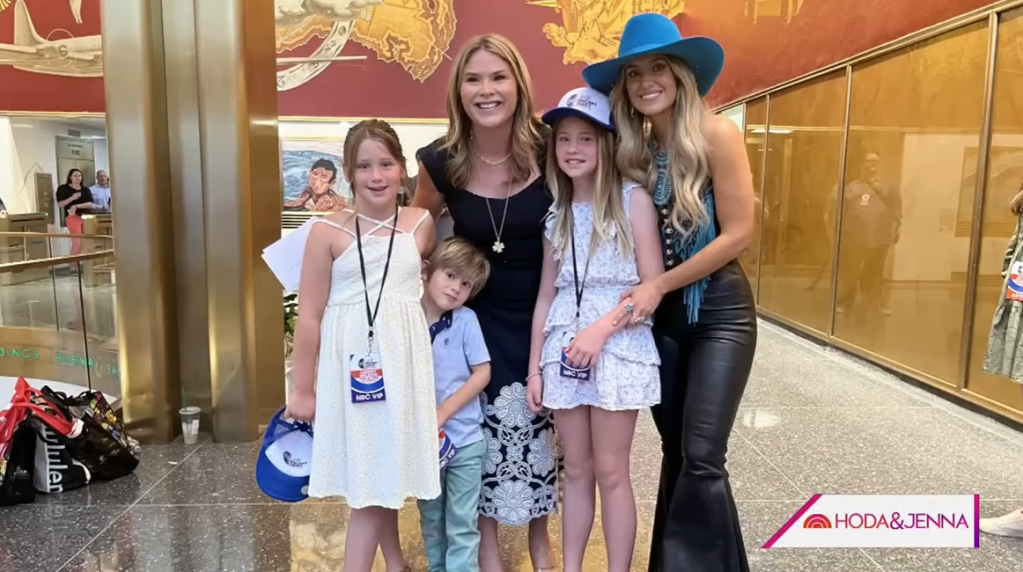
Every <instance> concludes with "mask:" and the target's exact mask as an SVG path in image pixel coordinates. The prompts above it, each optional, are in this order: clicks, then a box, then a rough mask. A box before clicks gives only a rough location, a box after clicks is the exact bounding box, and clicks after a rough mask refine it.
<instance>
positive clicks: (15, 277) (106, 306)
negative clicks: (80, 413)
mask: <svg viewBox="0 0 1023 572" xmlns="http://www.w3.org/2000/svg"><path fill="white" fill-rule="evenodd" d="M72 241H77V242H78V244H79V245H80V251H81V253H79V254H74V255H70V254H67V255H61V254H54V253H59V252H65V251H69V250H70V249H71V247H72V244H71V242H72ZM29 246H31V249H30V248H28V247H29ZM3 249H6V251H4V250H3ZM0 255H3V257H2V260H3V261H0V376H10V377H17V376H25V377H26V378H30V379H33V380H36V381H37V383H38V382H41V383H43V384H45V383H46V382H59V383H65V384H70V385H73V386H77V387H80V388H82V389H83V390H84V389H86V388H88V389H94V390H99V391H102V392H104V393H106V394H108V395H109V396H111V397H112V398H114V399H118V398H119V397H120V394H121V384H120V375H119V371H120V364H119V359H120V352H119V348H118V339H117V311H116V308H117V304H116V277H115V273H114V251H113V241H112V238H111V237H109V236H104V235H75V236H71V235H68V234H56V233H26V232H0Z"/></svg>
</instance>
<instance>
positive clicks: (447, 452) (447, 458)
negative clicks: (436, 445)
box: [438, 429, 458, 470]
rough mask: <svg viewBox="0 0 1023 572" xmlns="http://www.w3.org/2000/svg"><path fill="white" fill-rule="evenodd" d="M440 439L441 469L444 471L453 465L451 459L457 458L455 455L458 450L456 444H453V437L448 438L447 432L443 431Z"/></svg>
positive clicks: (439, 436)
mask: <svg viewBox="0 0 1023 572" xmlns="http://www.w3.org/2000/svg"><path fill="white" fill-rule="evenodd" d="M438 438H439V440H440V468H441V470H444V468H445V467H447V466H448V464H449V463H451V459H454V458H455V453H457V452H458V449H456V448H455V444H454V443H452V442H451V437H448V434H447V432H446V431H444V430H443V429H441V430H440V434H439V435H438Z"/></svg>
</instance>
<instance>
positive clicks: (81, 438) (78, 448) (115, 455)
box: [37, 387, 139, 481]
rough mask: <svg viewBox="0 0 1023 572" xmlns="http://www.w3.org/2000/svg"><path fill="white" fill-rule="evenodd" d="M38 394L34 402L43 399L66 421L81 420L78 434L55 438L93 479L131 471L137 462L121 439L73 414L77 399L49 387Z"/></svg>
mask: <svg viewBox="0 0 1023 572" xmlns="http://www.w3.org/2000/svg"><path fill="white" fill-rule="evenodd" d="M41 393H42V395H41V396H40V397H37V399H44V400H45V401H46V402H47V403H48V404H49V405H50V406H52V407H53V408H54V409H56V410H58V411H59V412H60V413H61V414H63V415H64V416H66V417H67V418H68V419H79V420H80V421H81V431H80V432H78V434H77V435H71V436H64V435H61V434H60V433H58V437H59V438H60V439H61V440H63V441H65V444H66V445H67V447H68V449H69V450H70V451H71V455H72V456H73V457H74V458H75V459H76V460H77V461H78V462H80V463H82V464H83V465H85V467H86V468H88V469H89V472H90V473H91V474H92V478H93V479H99V480H103V481H110V480H114V479H119V478H121V477H123V476H125V475H129V474H131V473H132V472H134V471H135V469H136V467H138V465H139V459H138V457H136V456H135V453H134V452H133V451H132V450H131V448H130V447H129V446H128V445H127V444H126V443H125V441H124V439H119V438H118V436H115V435H114V434H113V433H112V432H111V431H109V430H107V429H106V428H105V427H104V426H103V424H102V423H100V421H99V420H97V419H96V418H95V417H94V416H92V415H90V414H88V413H85V414H82V415H81V416H78V415H75V409H76V407H75V405H76V401H78V400H77V399H73V398H69V397H68V396H67V395H66V394H64V393H61V392H59V391H54V390H52V389H50V388H49V387H44V388H43V389H42V391H41Z"/></svg>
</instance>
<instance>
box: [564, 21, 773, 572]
mask: <svg viewBox="0 0 1023 572" xmlns="http://www.w3.org/2000/svg"><path fill="white" fill-rule="evenodd" d="M723 63H724V52H723V50H722V49H721V46H720V45H719V44H718V43H717V42H715V41H714V40H711V39H709V38H687V39H683V38H682V37H681V34H680V33H679V30H678V28H677V27H676V26H675V24H674V23H673V22H672V21H671V20H669V19H668V18H666V17H664V16H661V15H659V14H639V15H636V16H633V17H632V18H631V19H630V20H629V21H628V22H627V23H626V25H625V30H624V31H623V33H622V39H621V43H620V45H619V48H618V57H617V58H615V59H613V60H609V61H606V62H601V63H598V64H593V65H591V66H588V67H587V68H586V69H585V70H584V71H583V79H584V80H585V81H586V83H587V84H589V85H590V87H593V88H594V89H597V90H599V91H602V92H604V93H607V94H610V96H611V102H612V107H613V109H614V120H615V125H616V127H617V128H618V153H617V163H618V168H619V169H620V170H621V171H622V174H623V175H625V176H626V177H629V178H631V179H633V180H636V181H639V182H641V183H642V184H643V185H644V186H645V187H646V188H647V189H649V190H650V191H651V193H652V194H653V197H654V204H655V205H656V206H657V212H658V215H659V217H660V227H661V228H660V230H661V246H662V250H663V254H664V267H665V269H666V272H665V273H664V274H662V275H660V276H659V277H658V278H657V279H655V280H651V281H648V282H644V283H643V284H640V285H639V286H637V287H635V288H633V289H632V290H630V291H629V292H626V293H625V294H623V297H625V296H631V297H632V306H633V307H632V308H631V310H632V316H631V317H630V316H626V315H622V316H619V317H618V319H630V318H631V319H634V320H643V319H645V318H648V317H649V316H651V315H653V314H654V312H655V311H656V315H655V320H654V331H655V332H657V333H658V334H660V335H661V336H663V337H664V338H667V339H669V340H671V341H673V342H674V343H675V344H677V351H678V355H677V362H676V368H675V370H674V371H673V372H671V371H666V372H664V374H665V375H662V380H664V378H665V377H667V380H665V381H662V387H661V394H662V395H661V404H660V405H659V406H656V407H654V408H653V414H654V421H655V422H656V424H657V429H658V431H659V432H660V434H661V440H662V442H663V447H662V448H663V451H664V458H663V461H662V463H661V483H660V492H659V494H658V497H657V509H656V511H655V514H654V530H653V535H652V538H651V543H652V549H651V553H650V570H651V571H653V572H658V571H661V570H666V571H679V572H682V571H685V572H748V571H749V564H748V562H747V559H746V549H745V546H743V541H742V531H741V529H740V526H739V516H738V513H737V511H736V507H735V500H734V499H733V498H732V490H731V487H730V486H729V483H728V472H727V471H726V470H725V455H726V452H727V449H728V438H729V436H730V435H731V431H732V424H733V423H734V422H735V415H736V411H737V410H738V407H739V402H740V400H741V399H742V394H743V391H744V390H745V388H746V382H747V380H748V379H749V374H750V369H751V368H752V365H753V355H754V352H755V350H756V342H757V316H756V308H755V305H754V301H753V294H752V292H751V290H750V286H749V281H748V280H747V279H746V275H745V273H743V271H742V268H740V267H739V263H738V262H737V260H736V259H737V258H738V257H739V255H740V254H741V253H742V252H743V251H744V250H745V249H746V248H747V247H748V246H749V244H750V239H751V237H752V235H753V204H754V200H753V181H752V176H751V174H750V166H749V160H748V159H747V157H746V147H745V143H744V141H743V137H742V133H741V132H740V131H739V129H738V128H737V127H736V126H735V124H734V123H732V122H731V121H730V120H729V119H727V118H724V117H721V116H717V115H712V114H710V113H708V112H707V111H706V108H705V106H704V102H703V99H702V96H703V95H704V94H706V93H707V91H708V90H709V89H710V87H711V86H712V85H713V84H714V81H715V80H716V79H717V77H718V74H719V73H720V72H721V67H722V65H723ZM664 357H665V356H664V355H663V354H662V356H661V358H662V359H661V361H662V364H663V363H667V362H670V361H672V360H665V359H664Z"/></svg>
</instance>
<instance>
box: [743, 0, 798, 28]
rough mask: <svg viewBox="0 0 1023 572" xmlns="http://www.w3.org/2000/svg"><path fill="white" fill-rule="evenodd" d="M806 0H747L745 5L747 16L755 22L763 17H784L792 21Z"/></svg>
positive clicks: (744, 9) (786, 20)
mask: <svg viewBox="0 0 1023 572" xmlns="http://www.w3.org/2000/svg"><path fill="white" fill-rule="evenodd" d="M803 1H804V0H746V4H745V5H744V7H743V11H744V14H745V16H746V18H748V19H750V20H752V21H753V23H754V24H757V23H759V22H760V19H761V18H784V19H785V22H786V23H788V22H791V21H792V19H793V18H795V17H796V16H798V15H799V11H800V10H802V9H803Z"/></svg>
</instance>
